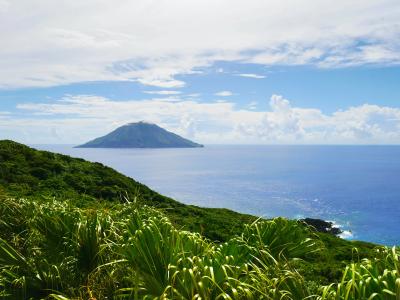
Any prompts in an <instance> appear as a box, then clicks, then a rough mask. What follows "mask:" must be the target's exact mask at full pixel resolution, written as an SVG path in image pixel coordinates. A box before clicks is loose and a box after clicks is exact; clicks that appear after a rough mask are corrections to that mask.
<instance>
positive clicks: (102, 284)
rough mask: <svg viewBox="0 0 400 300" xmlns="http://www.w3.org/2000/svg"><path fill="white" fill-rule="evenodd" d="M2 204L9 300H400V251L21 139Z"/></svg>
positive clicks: (5, 162) (0, 177)
mask: <svg viewBox="0 0 400 300" xmlns="http://www.w3.org/2000/svg"><path fill="white" fill-rule="evenodd" d="M0 202H1V203H0V297H2V298H5V299H28V298H33V299H44V298H46V299H63V300H65V299H89V298H92V299H93V298H96V299H106V298H108V299H110V298H113V297H117V298H122V299H143V298H145V297H149V298H152V299H154V298H157V299H167V298H168V299H193V297H195V298H196V297H197V298H198V296H200V297H201V298H202V299H216V298H225V299H305V298H307V299H321V300H323V299H368V298H369V297H370V296H371V295H373V294H374V293H378V295H383V296H382V297H377V298H374V299H396V298H395V297H396V296H395V295H396V291H397V293H399V292H400V290H398V289H399V286H400V285H399V283H398V281H399V280H398V278H399V277H400V276H399V270H400V263H399V252H398V250H396V249H394V250H393V251H392V250H389V249H387V248H382V247H378V248H377V250H374V248H375V247H377V245H374V244H370V243H364V242H351V241H346V240H342V239H340V238H337V237H335V236H334V235H332V234H326V233H319V232H316V231H315V230H314V229H313V228H312V227H308V226H307V225H305V224H304V223H302V222H299V221H296V220H287V219H283V218H276V219H273V220H257V218H256V217H253V216H249V215H243V214H239V213H235V212H233V211H230V210H226V209H210V208H200V207H196V206H190V205H184V204H182V203H179V202H177V201H175V200H173V199H171V198H168V197H165V196H162V195H160V194H158V193H156V192H154V191H152V190H151V189H149V188H148V187H146V186H145V185H142V184H140V183H138V182H136V181H134V180H133V179H131V178H129V177H126V176H124V175H122V174H120V173H118V172H116V171H114V170H113V169H111V168H109V167H106V166H103V165H102V164H99V163H91V162H87V161H85V160H82V159H77V158H72V157H69V156H65V155H60V154H55V153H51V152H46V151H38V150H34V149H32V148H29V147H27V146H24V145H22V144H18V143H15V142H12V141H0ZM196 232H197V233H196ZM354 249H357V250H354ZM346 265H348V266H347V267H346ZM338 282H340V283H341V284H340V285H337V283H338ZM396 289H397V290H396ZM196 295H198V296H196ZM346 295H347V296H346ZM349 295H350V296H349ZM393 295H394V296H393ZM229 297H230V298H229Z"/></svg>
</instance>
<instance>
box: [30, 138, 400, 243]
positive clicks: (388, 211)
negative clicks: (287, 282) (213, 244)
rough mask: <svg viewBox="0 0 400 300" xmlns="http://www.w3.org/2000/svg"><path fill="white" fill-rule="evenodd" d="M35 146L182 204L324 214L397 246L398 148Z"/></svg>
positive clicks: (355, 232)
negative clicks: (114, 172) (98, 164)
mask: <svg viewBox="0 0 400 300" xmlns="http://www.w3.org/2000/svg"><path fill="white" fill-rule="evenodd" d="M34 147H35V148H37V149H42V150H49V151H54V152H58V153H63V154H68V155H71V156H74V157H80V158H84V159H87V160H90V161H96V162H101V163H103V164H105V165H107V166H110V167H112V168H114V169H116V170H118V171H119V172H121V173H123V174H125V175H127V176H130V177H132V178H134V179H135V180H137V181H140V182H142V183H144V184H146V185H148V186H149V187H150V188H152V189H154V190H156V191H157V192H159V193H161V194H163V195H167V196H170V197H172V198H174V199H176V200H178V201H180V202H183V203H187V204H194V205H198V206H203V207H225V208H229V209H232V210H235V211H238V212H242V213H248V214H253V215H257V216H262V217H266V218H272V217H276V216H284V217H288V218H304V217H311V218H321V219H324V220H329V221H333V222H335V223H336V224H337V225H338V226H340V227H341V228H342V230H344V233H343V234H342V237H343V238H347V239H356V240H363V241H370V242H375V243H380V244H385V245H395V244H396V245H399V244H400V146H256V145H206V146H205V147H204V148H187V149H88V148H73V146H71V145H35V146H34Z"/></svg>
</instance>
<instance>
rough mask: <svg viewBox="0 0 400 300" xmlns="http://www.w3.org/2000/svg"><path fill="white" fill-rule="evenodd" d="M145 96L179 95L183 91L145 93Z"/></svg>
mask: <svg viewBox="0 0 400 300" xmlns="http://www.w3.org/2000/svg"><path fill="white" fill-rule="evenodd" d="M144 93H145V94H151V95H179V94H182V92H181V91H144Z"/></svg>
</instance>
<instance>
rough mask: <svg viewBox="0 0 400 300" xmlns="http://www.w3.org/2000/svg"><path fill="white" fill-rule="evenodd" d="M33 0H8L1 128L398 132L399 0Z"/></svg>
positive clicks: (357, 138)
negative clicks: (153, 126)
mask: <svg viewBox="0 0 400 300" xmlns="http://www.w3.org/2000/svg"><path fill="white" fill-rule="evenodd" d="M34 2H35V1H27V0H22V1H18V3H16V2H15V1H8V0H0V17H1V20H2V25H3V26H2V27H3V30H2V32H0V38H1V40H3V41H8V44H7V47H2V49H0V138H9V139H13V140H17V141H21V142H25V143H31V144H35V143H71V144H77V143H81V142H84V141H86V140H88V139H92V138H94V137H97V136H99V135H103V134H106V133H107V132H109V131H110V130H113V129H115V128H116V127H118V126H120V125H123V124H125V123H127V122H135V121H140V120H145V121H149V122H154V123H157V124H159V125H161V126H163V127H165V128H167V129H169V130H172V131H174V132H176V133H178V134H182V135H184V136H185V137H188V138H191V139H195V140H196V141H199V142H202V143H243V144H248V143H250V144H399V143H400V105H399V103H400V102H399V101H400V42H399V41H400V19H399V18H398V16H399V15H400V3H399V2H398V1H390V0H386V1H384V0H382V1H372V0H366V1H351V3H348V1H330V0H329V1H320V2H319V1H317V2H315V1H309V0H303V1H272V0H269V1H257V0H250V1H236V0H235V1H233V2H232V1H227V0H221V1H197V0H190V1H185V2H181V1H178V0H172V1H160V2H158V3H153V2H141V1H139V2H136V3H133V2H132V1H121V2H120V3H118V4H115V3H114V4H111V3H110V2H109V1H94V0H83V1H60V2H58V3H57V6H55V5H54V3H53V2H52V1H50V0H45V1H41V2H40V6H35V5H34ZM32 5H33V7H36V8H38V7H40V9H35V10H32ZM15 16H18V18H15ZM71 20H72V21H71Z"/></svg>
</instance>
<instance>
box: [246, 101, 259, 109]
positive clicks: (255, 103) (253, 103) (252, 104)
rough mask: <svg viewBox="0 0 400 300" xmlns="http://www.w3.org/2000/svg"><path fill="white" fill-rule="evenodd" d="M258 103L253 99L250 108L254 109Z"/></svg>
mask: <svg viewBox="0 0 400 300" xmlns="http://www.w3.org/2000/svg"><path fill="white" fill-rule="evenodd" d="M257 105H258V102H257V101H251V102H250V103H249V105H248V108H249V109H251V110H254V109H257Z"/></svg>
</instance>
